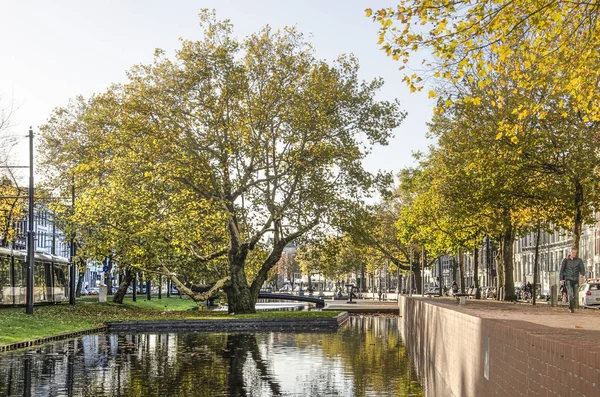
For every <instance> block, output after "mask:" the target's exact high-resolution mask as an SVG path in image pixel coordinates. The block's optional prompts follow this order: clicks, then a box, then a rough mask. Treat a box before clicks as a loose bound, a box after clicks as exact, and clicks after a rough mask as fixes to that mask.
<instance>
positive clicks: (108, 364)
mask: <svg viewBox="0 0 600 397" xmlns="http://www.w3.org/2000/svg"><path fill="white" fill-rule="evenodd" d="M397 321H398V320H397V319H394V318H379V317H362V318H361V317H352V318H351V319H350V323H349V325H348V326H346V327H344V328H343V329H342V330H340V331H338V332H337V333H329V334H327V333H297V334H293V333H263V334H201V333H199V334H193V333H190V334H135V335H121V334H118V335H117V334H100V335H91V336H84V337H82V338H78V339H73V340H69V341H65V342H60V343H54V344H49V345H44V346H42V347H40V348H38V349H36V350H29V351H25V352H23V351H21V352H18V353H9V354H3V355H0V395H2V396H4V395H9V396H180V395H185V396H296V395H298V396H300V395H302V396H334V395H335V396H423V392H422V390H421V387H420V386H419V384H418V383H417V382H416V375H415V373H414V371H413V370H412V368H411V363H410V361H409V358H408V357H407V355H406V352H405V349H404V346H403V344H402V341H401V339H400V335H399V331H398V323H397Z"/></svg>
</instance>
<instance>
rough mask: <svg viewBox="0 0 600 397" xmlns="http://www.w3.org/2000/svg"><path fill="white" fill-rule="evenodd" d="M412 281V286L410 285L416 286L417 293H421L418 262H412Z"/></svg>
mask: <svg viewBox="0 0 600 397" xmlns="http://www.w3.org/2000/svg"><path fill="white" fill-rule="evenodd" d="M412 278H413V281H412V284H413V285H412V286H411V287H413V286H414V287H416V288H417V294H420V293H421V278H422V277H421V265H420V264H419V263H418V261H417V263H414V264H413V277H412Z"/></svg>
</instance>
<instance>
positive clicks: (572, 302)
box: [565, 280, 579, 309]
mask: <svg viewBox="0 0 600 397" xmlns="http://www.w3.org/2000/svg"><path fill="white" fill-rule="evenodd" d="M565 285H566V286H567V294H568V295H569V309H575V307H576V300H577V299H578V297H577V291H578V290H579V281H575V280H565ZM577 306H579V305H577Z"/></svg>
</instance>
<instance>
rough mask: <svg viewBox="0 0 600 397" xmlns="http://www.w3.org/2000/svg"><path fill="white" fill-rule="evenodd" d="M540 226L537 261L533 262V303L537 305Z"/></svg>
mask: <svg viewBox="0 0 600 397" xmlns="http://www.w3.org/2000/svg"><path fill="white" fill-rule="evenodd" d="M540 230H541V228H540V225H538V228H537V236H536V238H535V257H534V258H535V259H534V262H533V287H532V288H533V289H532V292H531V293H532V295H531V296H532V297H533V298H532V303H533V304H534V305H535V298H536V295H537V283H538V271H539V254H540Z"/></svg>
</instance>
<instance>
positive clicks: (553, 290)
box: [550, 285, 558, 307]
mask: <svg viewBox="0 0 600 397" xmlns="http://www.w3.org/2000/svg"><path fill="white" fill-rule="evenodd" d="M550 305H551V306H552V307H556V306H558V288H557V286H556V285H551V286H550Z"/></svg>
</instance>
